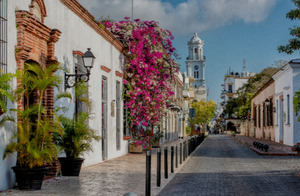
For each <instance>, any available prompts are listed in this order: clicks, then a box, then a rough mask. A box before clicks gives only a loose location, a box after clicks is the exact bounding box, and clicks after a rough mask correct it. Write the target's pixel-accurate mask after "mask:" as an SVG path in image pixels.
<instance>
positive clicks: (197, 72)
mask: <svg viewBox="0 0 300 196" xmlns="http://www.w3.org/2000/svg"><path fill="white" fill-rule="evenodd" d="M203 46H204V42H203V41H202V40H201V39H200V38H199V37H198V35H197V33H194V36H193V37H192V39H191V40H190V41H189V42H188V51H189V53H188V57H187V58H186V70H187V76H188V77H189V78H191V77H192V78H194V82H193V83H192V84H191V86H193V87H194V88H195V98H196V99H197V100H200V99H206V96H207V95H206V94H207V93H206V82H205V56H204V55H203Z"/></svg>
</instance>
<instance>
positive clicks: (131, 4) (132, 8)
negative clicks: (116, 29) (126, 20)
mask: <svg viewBox="0 0 300 196" xmlns="http://www.w3.org/2000/svg"><path fill="white" fill-rule="evenodd" d="M131 21H133V0H131Z"/></svg>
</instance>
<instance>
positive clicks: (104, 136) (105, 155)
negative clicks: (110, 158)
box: [101, 76, 107, 161]
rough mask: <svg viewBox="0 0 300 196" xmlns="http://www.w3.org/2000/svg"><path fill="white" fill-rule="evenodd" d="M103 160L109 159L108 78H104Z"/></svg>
mask: <svg viewBox="0 0 300 196" xmlns="http://www.w3.org/2000/svg"><path fill="white" fill-rule="evenodd" d="M101 92H102V96H101V98H102V111H101V116H102V160H103V161H104V160H106V159H107V78H106V77H104V76H102V84H101Z"/></svg>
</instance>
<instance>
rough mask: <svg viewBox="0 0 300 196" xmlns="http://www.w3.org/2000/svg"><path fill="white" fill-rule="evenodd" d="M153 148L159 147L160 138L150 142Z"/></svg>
mask: <svg viewBox="0 0 300 196" xmlns="http://www.w3.org/2000/svg"><path fill="white" fill-rule="evenodd" d="M152 147H153V148H159V147H160V140H156V141H155V142H154V143H153V144H152Z"/></svg>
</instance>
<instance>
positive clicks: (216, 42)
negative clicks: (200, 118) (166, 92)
mask: <svg viewBox="0 0 300 196" xmlns="http://www.w3.org/2000/svg"><path fill="white" fill-rule="evenodd" d="M78 1H79V2H80V3H81V4H82V5H83V6H84V7H85V8H87V9H88V10H89V11H90V12H91V13H92V14H93V15H94V16H95V18H96V19H98V18H101V17H103V18H111V19H113V20H120V19H122V18H124V17H125V16H129V17H130V16H131V3H132V0H78ZM133 2H134V18H140V19H144V20H156V21H158V22H159V24H160V25H161V27H163V28H166V29H169V30H170V31H171V32H172V33H173V34H174V37H175V39H174V40H173V44H174V46H175V48H176V50H177V53H178V54H179V55H180V57H181V59H180V60H178V63H179V64H180V70H181V71H182V72H184V71H185V69H186V65H185V59H186V57H187V53H188V48H187V42H188V41H189V40H190V39H191V38H192V36H193V33H194V32H197V33H198V36H199V37H200V38H201V39H202V40H203V41H204V44H205V46H204V55H205V56H206V85H207V88H208V91H209V94H208V98H209V99H212V100H213V101H215V102H217V103H219V102H221V101H222V100H221V99H220V93H221V90H222V88H221V84H222V83H223V81H224V75H225V74H226V72H227V71H228V69H229V67H230V69H231V70H233V71H235V72H240V71H242V62H243V59H245V61H246V66H247V70H248V71H249V72H256V73H257V72H260V71H261V70H262V69H264V68H266V67H269V66H274V64H275V63H274V62H275V61H278V60H287V61H288V60H291V59H293V58H299V53H298V52H296V53H295V54H294V55H286V54H283V53H278V51H277V47H278V46H279V45H284V44H286V43H287V42H288V40H289V39H290V38H291V37H290V35H289V28H291V27H293V26H295V25H299V22H298V21H290V20H288V19H287V18H286V17H285V15H286V13H287V12H288V11H289V10H291V9H294V8H295V6H294V4H293V3H292V1H291V0H133Z"/></svg>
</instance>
